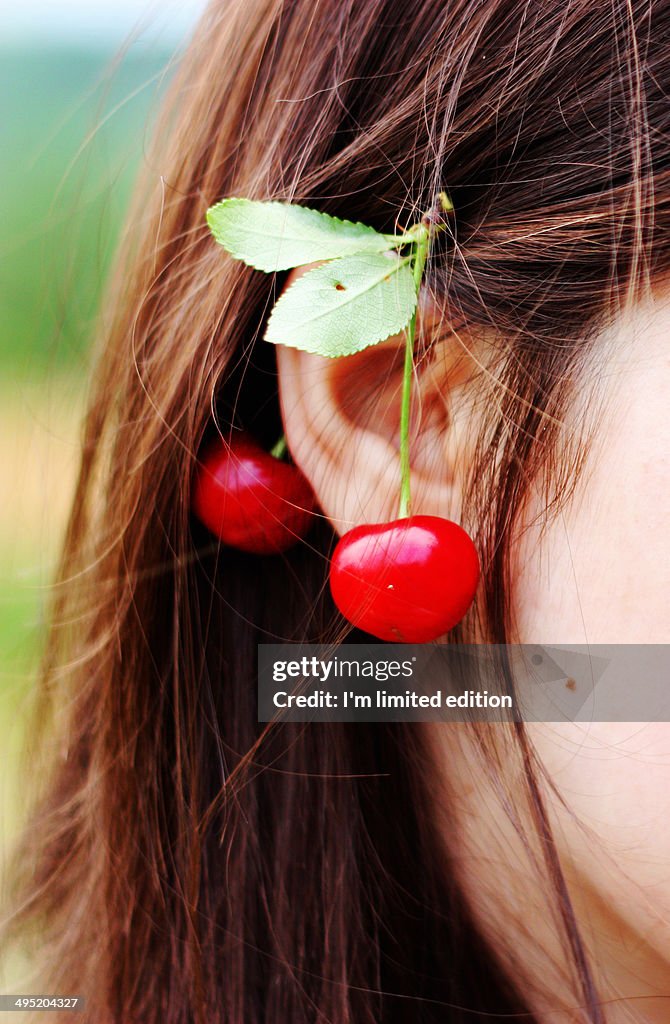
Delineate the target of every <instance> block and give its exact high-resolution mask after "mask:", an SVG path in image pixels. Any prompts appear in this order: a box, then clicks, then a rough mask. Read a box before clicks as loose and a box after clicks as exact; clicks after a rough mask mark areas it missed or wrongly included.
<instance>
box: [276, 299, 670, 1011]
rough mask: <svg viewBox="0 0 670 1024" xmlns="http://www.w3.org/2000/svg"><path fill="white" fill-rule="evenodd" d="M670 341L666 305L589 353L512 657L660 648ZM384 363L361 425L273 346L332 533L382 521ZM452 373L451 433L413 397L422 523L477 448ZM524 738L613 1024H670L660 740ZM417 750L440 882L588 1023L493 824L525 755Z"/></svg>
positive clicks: (297, 361)
mask: <svg viewBox="0 0 670 1024" xmlns="http://www.w3.org/2000/svg"><path fill="white" fill-rule="evenodd" d="M669 334H670V292H668V291H664V292H663V293H661V294H657V295H655V296H654V297H653V298H649V299H646V300H645V301H644V302H643V303H640V304H639V305H638V306H636V307H635V308H634V309H633V310H631V311H630V312H628V313H626V314H625V315H624V314H622V316H621V317H620V319H619V321H618V322H617V323H616V324H615V325H614V326H613V327H612V328H610V329H608V330H607V331H606V332H604V333H603V334H602V336H601V337H600V338H597V339H591V341H590V342H589V345H590V350H589V353H590V354H589V358H588V360H587V361H586V365H585V366H584V368H583V370H582V373H583V374H584V379H583V381H580V388H579V389H578V397H577V399H576V400H575V402H574V403H573V405H572V407H571V408H570V409H569V410H568V412H567V414H566V418H565V421H564V424H563V426H564V430H563V432H562V436H563V437H564V438H565V439H566V444H567V443H568V442H571V443H572V442H574V438H575V437H578V438H579V443H580V444H582V443H584V444H588V450H587V455H586V459H585V463H584V465H583V468H582V471H581V473H580V475H579V478H578V480H577V484H576V487H575V489H574V492H573V493H572V495H571V497H570V500H569V501H568V503H567V504H566V505H565V506H563V507H562V509H561V512H560V514H559V515H557V516H555V517H554V518H552V519H549V518H547V516H546V515H545V514H544V507H543V498H542V492H541V489H540V488H539V487H536V488H531V492H530V495H529V498H528V501H527V504H526V506H525V508H524V509H523V512H522V514H521V516H520V517H519V520H518V522H517V533H516V540H515V543H514V545H513V563H512V564H513V570H512V577H513V578H512V593H511V599H512V609H513V622H514V630H515V635H514V640H515V641H516V642H519V643H536V644H573V645H574V644H580V645H581V644H585V643H589V644H599V643H626V644H636V643H640V644H649V643H656V644H662V643H670V530H668V526H667V504H668V496H670V417H668V415H667V408H668V396H669V395H670V349H669V348H668V345H667V338H668V336H669ZM393 343H394V341H393V339H392V342H391V348H393ZM454 348H455V349H456V348H458V346H457V345H456V343H454ZM380 357H381V353H379V352H378V353H377V354H376V355H375V354H374V353H370V354H369V355H368V356H365V354H362V355H361V358H360V359H359V361H358V364H357V366H356V369H355V373H354V374H353V376H349V378H348V379H349V381H350V382H351V381H352V380H353V381H354V382H355V387H356V388H358V389H360V388H365V387H366V386H368V387H369V388H370V389H374V388H376V389H377V390H378V391H379V393H380V394H379V396H378V397H379V398H380V401H381V405H380V406H379V407H378V410H377V413H376V414H375V415H374V416H373V415H371V414H370V413H369V411H366V413H365V415H364V414H363V412H362V411H361V410H362V409H363V408H365V409H366V410H367V406H365V403H363V404H362V405H361V404H359V405H357V404H356V400H355V397H352V392H353V391H354V387H353V386H352V385H351V384H350V385H349V386H348V387H347V386H343V379H344V380H345V381H346V373H347V372H348V371H347V370H346V368H345V369H343V368H342V365H339V366H338V365H336V364H344V363H346V362H347V361H346V360H324V359H321V358H320V357H318V356H310V355H307V354H306V353H301V352H297V351H296V350H290V349H281V348H280V349H278V367H279V374H280V394H281V399H282V409H283V415H284V420H285V426H286V433H287V438H288V441H289V445H290V447H291V450H292V452H293V455H294V457H295V458H296V460H297V461H298V463H299V464H300V465H301V468H302V469H303V471H304V472H305V473H306V475H307V476H308V478H309V479H310V482H311V483H312V485H313V487H314V488H315V491H316V494H317V498H318V499H319V500H320V503H321V507H322V508H323V509H324V512H325V513H326V514H327V515H328V516H329V518H330V519H331V522H332V523H333V525H334V526H335V528H336V530H339V532H343V531H344V530H345V529H348V528H349V527H350V526H351V525H352V524H354V523H357V522H375V521H382V520H384V519H388V518H392V517H393V500H394V493H395V488H396V487H397V479H398V477H397V461H396V459H395V457H396V453H397V425H396V424H395V422H394V411H395V409H396V406H395V405H394V400H393V399H394V396H395V395H396V393H397V387H398V381H397V379H396V377H395V376H394V370H393V367H392V365H391V362H389V363H388V367H387V370H388V372H386V373H380V372H379V366H378V365H377V366H375V363H374V360H375V359H377V360H379V358H380ZM366 360H367V362H366ZM461 362H462V361H459V360H455V359H452V358H451V357H449V356H448V357H447V358H446V359H445V361H444V363H440V364H439V366H440V367H442V369H443V371H444V374H443V377H442V379H441V380H439V379H437V380H435V379H434V380H433V382H432V387H433V390H439V389H440V388H441V389H442V393H443V394H445V395H447V399H448V401H449V402H450V405H451V410H450V416H449V418H448V425H445V424H447V419H440V411H439V402H438V403H437V412H436V413H435V412H434V406H433V403H432V402H431V394H430V389H426V391H425V393H424V392H422V393H421V395H420V396H419V399H418V401H419V403H420V404H421V405H422V409H423V410H424V411H425V410H428V411H427V412H425V415H424V418H423V420H422V426H423V428H425V437H426V438H427V439H425V440H424V441H417V442H416V444H415V454H414V458H413V465H414V495H415V508H416V510H417V511H420V512H426V513H432V514H444V515H450V516H451V517H453V518H457V516H458V510H459V501H460V498H459V495H460V489H459V488H460V483H461V478H462V475H463V471H464V470H465V468H466V467H467V459H468V450H469V449H468V444H469V441H468V439H469V438H470V437H471V436H472V431H471V430H468V431H466V430H461V429H460V428H459V422H460V420H459V413H458V409H459V403H460V402H461V401H463V402H464V403H465V404H467V402H466V400H467V389H468V386H469V385H468V374H467V372H466V373H463V372H461V371H460V370H459V365H461ZM351 365H352V366H353V364H351ZM441 372H442V371H441V370H440V369H438V371H437V376H438V378H439V375H440V373H441ZM343 374H344V375H345V376H344V377H343ZM465 404H464V407H465ZM470 426H471V424H470ZM559 443H560V442H559ZM559 455H560V451H559ZM485 728H488V730H489V731H490V733H489V735H492V734H496V733H497V737H498V739H500V737H501V736H502V730H506V729H507V728H508V727H507V726H504V725H499V726H495V725H492V726H489V727H481V726H480V727H479V729H480V730H481V732H480V738H481V735H482V734H483V730H484V729H485ZM527 729H528V734H529V736H530V739H531V742H532V745H533V747H534V749H535V751H536V752H537V755H538V759H539V764H540V766H541V771H542V772H544V773H546V780H547V781H546V782H543V783H542V790H543V795H544V797H545V800H546V802H547V805H548V809H549V814H550V818H551V823H552V827H553V831H554V838H555V841H556V844H557V850H558V854H559V857H560V860H561V865H562V868H563V870H564V872H565V874H566V877H567V880H568V887H569V892H570V895H571V898H572V900H573V903H574V906H575V912H576V917H577V922H578V925H579V927H580V930H581V932H582V935H583V938H584V942H585V945H586V947H587V950H588V953H589V954H590V957H591V964H592V966H593V969H594V974H595V978H596V984H597V985H598V987H599V994H600V996H601V998H602V999H603V1001H604V1002H605V1003H606V1008H607V1012H608V1015H609V1016H608V1020H611V1021H612V1022H613V1024H619V1022H621V1024H623V1022H624V1021H649V1022H654V1024H655V1022H657V1021H658V1022H661V1021H665V1020H667V1019H668V1014H669V1013H670V829H668V828H667V822H668V821H669V820H670V723H630V724H625V723H623V724H622V723H616V724H615V723H590V724H584V723H582V724H576V723H568V724H560V725H559V724H548V723H545V724H535V725H528V726H527ZM426 734H427V739H428V742H429V743H430V744H431V746H432V751H433V753H434V757H435V764H436V776H435V814H436V819H437V821H438V823H439V822H440V819H441V815H442V808H443V806H446V803H447V801H448V804H449V827H448V828H446V826H445V853H446V859H445V870H452V871H455V872H456V873H457V874H458V875H459V877H460V879H461V882H462V884H463V887H464V889H465V892H466V894H467V895H468V898H469V900H470V902H471V904H472V907H473V910H474V912H475V915H476V916H477V917H478V919H479V921H480V924H481V927H482V929H483V930H484V932H485V933H486V934H487V935H488V936H489V937H490V939H491V941H492V943H493V944H494V946H495V947H496V949H497V950H498V953H499V956H500V958H501V960H502V962H503V963H504V964H505V966H506V967H507V969H508V970H509V971H510V972H512V973H513V974H514V977H515V978H516V979H517V982H518V983H519V985H520V986H521V988H522V990H524V991H525V992H526V994H527V995H528V997H529V999H530V1001H531V1004H532V1005H533V1007H534V1008H535V1009H536V1011H537V1012H538V1014H539V1016H540V1019H541V1020H543V1021H545V1020H546V1021H547V1022H550V1021H551V1022H552V1024H553V1022H556V1021H561V1022H563V1021H566V1022H567V1021H574V1020H580V1019H582V1018H581V1015H580V1013H579V1009H578V1007H579V1004H580V1002H581V1001H582V1000H581V994H580V991H579V989H578V988H577V987H576V985H575V983H574V980H573V979H572V977H571V976H570V973H569V971H568V970H567V969H566V966H565V965H566V964H567V962H568V956H567V954H566V953H565V950H564V948H563V947H562V946H561V943H560V939H559V936H560V934H561V930H560V926H559V925H558V924H557V923H556V920H555V918H553V917H552V912H551V883H550V882H549V881H548V875H547V870H546V866H545V864H544V863H543V862H542V860H541V858H538V849H539V844H538V842H537V841H536V840H534V839H533V830H534V829H533V824H532V821H531V817H530V814H529V813H528V811H527V810H524V809H523V808H522V810H521V811H520V817H519V824H520V825H521V826H522V827H523V829H524V830H525V831H526V833H527V834H530V836H531V844H530V845H531V849H530V850H529V849H527V848H526V847H525V846H524V843H523V842H522V840H521V839H520V837H519V831H518V830H517V829H515V828H514V826H513V824H512V823H511V822H510V818H509V815H508V813H507V811H506V810H505V809H503V807H502V802H501V791H504V790H505V789H507V790H508V791H509V793H510V794H511V796H512V798H513V799H515V800H517V802H519V800H520V794H522V793H523V792H525V790H524V788H523V768H522V766H521V765H520V764H519V761H518V756H517V755H516V754H510V757H509V759H508V760H507V761H506V762H504V766H503V768H502V769H501V771H502V782H501V781H500V776H499V780H498V783H497V784H496V785H494V784H493V782H492V781H491V780H490V778H489V776H488V775H487V772H486V770H485V766H484V762H483V761H482V759H481V758H480V757H479V755H478V752H477V743H476V742H475V738H474V737H473V736H472V734H471V732H470V731H469V729H468V727H467V726H459V725H441V726H427V727H426ZM510 749H511V748H510ZM443 798H444V799H443ZM454 815H456V820H457V823H458V827H457V831H456V833H454V827H453V820H454ZM454 835H456V839H454Z"/></svg>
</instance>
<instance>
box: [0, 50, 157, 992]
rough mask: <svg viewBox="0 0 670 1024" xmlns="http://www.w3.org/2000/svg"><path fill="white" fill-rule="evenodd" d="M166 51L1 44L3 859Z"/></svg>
mask: <svg viewBox="0 0 670 1024" xmlns="http://www.w3.org/2000/svg"><path fill="white" fill-rule="evenodd" d="M169 56H170V55H169V54H167V53H156V52H151V53H150V52H148V51H144V52H142V51H140V52H139V53H134V52H131V53H129V54H127V55H126V56H125V57H124V59H123V60H120V61H119V60H115V59H114V56H113V55H112V54H110V53H105V52H88V51H82V50H77V49H70V50H65V49H60V50H48V51H46V50H41V51H18V50H6V51H4V52H2V51H0V118H1V121H2V125H3V134H4V139H3V147H2V156H1V158H0V159H1V161H2V162H1V164H0V496H1V500H0V758H1V760H0V856H1V854H2V849H3V847H4V846H5V844H6V843H8V842H9V841H10V840H11V837H12V835H14V834H15V832H16V829H17V826H18V823H19V821H20V813H21V810H22V809H23V808H22V804H23V800H22V785H21V778H20V776H19V774H18V770H17V751H18V750H19V748H20V746H21V743H22V738H23V733H24V725H25V713H24V708H25V703H26V697H27V695H28V694H29V691H30V688H31V686H32V683H33V679H34V669H35V665H36V661H37V658H38V656H39V651H40V647H41V643H42V639H43V628H42V616H43V608H44V603H45V597H46V595H47V592H48V586H49V581H50V579H51V575H52V572H53V568H54V564H55V561H56V558H57V551H58V545H59V542H60V538H61V536H62V531H63V528H64V523H65V518H66V515H67V510H68V507H69V503H70V497H71V489H72V486H73V482H74V477H75V473H76V468H77V461H78V432H79V424H80V420H81V412H82V409H83V403H84V392H85V382H86V374H87V369H88V357H87V353H88V350H89V347H90V343H91V338H92V330H93V323H94V318H95V313H96V309H97V307H98V303H99V298H100V293H101V289H102V287H103V284H104V280H105V276H106V273H107V270H108V267H109V264H110V260H111V257H112V254H113V250H114V245H115V242H116V240H117V236H118V231H119V227H120V223H121V220H122V217H123V213H124V210H125V208H126V205H127V202H128V197H129V192H130V188H131V183H132V179H133V176H134V174H135V173H136V170H137V166H138V163H139V161H140V160H141V159H142V155H143V148H144V143H145V138H146V133H145V126H146V125H147V123H148V122H149V121H150V119H151V115H152V113H153V110H154V108H155V106H156V104H157V99H158V97H159V95H160V93H161V91H162V89H163V87H164V85H165V80H166V77H167V76H166V74H165V68H166V66H167V64H168V60H169ZM10 991H11V989H10Z"/></svg>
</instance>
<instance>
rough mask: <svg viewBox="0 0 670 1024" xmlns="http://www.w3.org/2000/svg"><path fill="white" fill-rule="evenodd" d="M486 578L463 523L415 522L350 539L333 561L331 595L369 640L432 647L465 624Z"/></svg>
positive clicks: (361, 531) (368, 529)
mask: <svg viewBox="0 0 670 1024" xmlns="http://www.w3.org/2000/svg"><path fill="white" fill-rule="evenodd" d="M479 575H480V567H479V557H478V555H477V551H476V548H475V546H474V544H473V543H472V540H471V539H470V537H469V536H468V534H467V533H466V532H465V530H463V529H462V528H461V527H460V526H458V524H457V523H452V522H450V520H448V519H441V518H439V517H438V516H411V517H409V518H407V519H396V520H394V521H393V522H390V523H378V524H375V525H372V526H357V527H355V528H354V529H353V530H350V531H349V532H348V533H345V534H344V536H343V537H342V538H341V539H340V541H339V543H338V545H337V547H336V548H335V551H334V553H333V559H332V564H331V568H330V589H331V593H332V595H333V600H334V601H335V604H336V605H337V607H338V608H339V609H340V611H341V612H342V614H343V615H344V617H345V618H346V619H348V620H349V622H351V623H352V625H354V626H357V627H358V628H359V629H363V630H365V632H366V633H371V634H372V636H376V637H378V638H379V639H380V640H394V641H396V642H398V643H426V642H428V641H429V640H436V639H437V638H438V637H439V636H442V635H443V634H444V633H447V632H448V631H449V630H450V629H453V627H454V626H455V625H456V624H457V623H458V622H460V620H461V619H462V618H463V616H464V615H465V613H466V611H467V610H468V608H469V607H470V605H471V604H472V600H473V598H474V596H475V591H476V589H477V584H478V582H479Z"/></svg>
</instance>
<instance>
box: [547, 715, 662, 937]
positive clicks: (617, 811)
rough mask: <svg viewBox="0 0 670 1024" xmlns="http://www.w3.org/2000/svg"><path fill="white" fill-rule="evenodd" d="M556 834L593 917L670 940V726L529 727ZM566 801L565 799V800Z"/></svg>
mask: <svg viewBox="0 0 670 1024" xmlns="http://www.w3.org/2000/svg"><path fill="white" fill-rule="evenodd" d="M527 729H528V733H529V735H530V737H531V739H532V741H533V744H534V746H535V749H536V750H537V752H538V754H539V757H540V759H541V761H542V764H543V767H544V769H545V770H546V771H547V774H548V776H549V778H550V779H551V781H552V784H553V785H554V786H555V787H556V790H557V793H556V794H554V793H552V791H551V790H548V791H547V794H546V795H547V800H548V803H549V806H550V808H551V813H552V817H553V826H554V835H555V838H556V841H557V844H558V846H559V850H560V851H561V852H562V855H563V858H562V859H563V863H564V865H565V867H566V870H567V872H568V876H569V877H571V878H572V880H573V887H574V889H573V891H574V894H575V896H576V898H577V899H578V900H580V901H581V902H582V903H585V904H586V905H587V907H588V917H589V919H590V920H592V922H593V923H594V925H596V926H597V922H598V920H600V922H601V923H603V924H605V925H606V924H607V921H606V919H607V918H609V919H610V922H611V919H612V918H616V919H618V921H619V925H618V927H619V930H620V931H621V932H623V931H624V930H627V929H630V931H632V932H635V933H637V934H638V935H643V936H644V938H645V941H646V942H648V943H649V944H650V945H651V946H652V947H654V948H656V949H657V950H659V951H663V950H667V949H668V946H669V944H670V830H668V828H667V822H668V818H669V815H670V723H667V722H660V723H653V724H651V723H644V722H635V723H630V722H628V723H611V722H607V723H603V722H591V723H584V724H581V725H579V724H572V723H569V724H561V725H555V724H551V725H550V724H542V725H528V726H527ZM563 801H564V803H563Z"/></svg>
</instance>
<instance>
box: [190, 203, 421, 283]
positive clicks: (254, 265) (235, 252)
mask: <svg viewBox="0 0 670 1024" xmlns="http://www.w3.org/2000/svg"><path fill="white" fill-rule="evenodd" d="M231 202H236V203H240V202H241V203H248V204H253V205H255V206H264V207H268V206H281V207H283V208H284V207H289V208H290V207H293V208H294V209H297V210H309V211H310V213H316V214H317V215H318V216H319V217H325V218H326V219H327V220H329V221H332V222H333V223H334V224H342V225H345V226H348V227H354V228H364V229H365V230H366V231H369V232H371V233H373V234H375V235H377V237H379V238H381V239H383V240H384V241H385V242H387V243H388V248H387V249H386V250H380V252H385V251H391V250H392V249H394V248H397V247H398V246H399V245H400V244H402V243H400V242H395V243H394V242H393V241H391V236H388V235H384V234H382V233H381V232H380V231H377V229H376V228H373V227H371V226H370V225H369V224H364V223H363V221H360V220H346V219H344V218H342V217H334V216H333V215H332V214H331V213H324V212H323V211H322V210H315V209H314V207H312V206H302V205H301V204H300V203H284V202H282V201H281V200H277V199H271V200H267V201H265V200H263V199H246V198H244V197H243V196H227V197H226V198H225V199H221V200H220V201H219V202H218V203H214V204H213V205H212V206H210V207H208V208H207V211H206V213H205V218H206V220H207V226H208V227H209V230H210V234H211V235H212V237H213V238H214V241H215V242H216V244H217V245H220V246H221V248H222V249H225V251H226V252H227V253H229V254H230V255H231V256H232V257H233V259H236V260H239V261H240V263H244V264H245V266H247V267H251V268H252V269H254V270H260V271H261V272H262V273H264V274H275V273H277V274H281V273H284V271H286V270H294V269H296V268H297V267H306V266H308V265H309V263H292V264H290V265H289V266H286V267H281V268H280V269H274V268H272V269H268V268H267V267H263V266H259V265H258V264H257V263H251V262H250V261H249V260H248V259H247V258H246V257H245V256H244V255H242V253H241V252H240V251H238V250H235V249H233V248H231V247H230V246H229V245H228V244H227V243H226V242H223V241H221V239H220V238H217V235H216V232H215V230H214V227H213V225H212V222H211V219H210V214H212V213H213V212H214V210H217V209H218V208H219V207H221V206H226V205H227V204H228V203H231ZM369 253H370V250H369V249H361V251H360V252H350V253H347V255H346V256H334V257H332V258H331V259H324V260H321V261H320V262H321V263H330V262H332V260H334V259H347V258H348V257H350V256H365V255H368V254H369Z"/></svg>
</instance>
